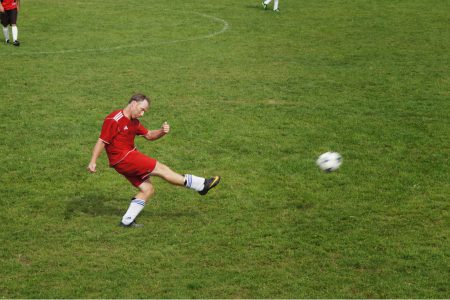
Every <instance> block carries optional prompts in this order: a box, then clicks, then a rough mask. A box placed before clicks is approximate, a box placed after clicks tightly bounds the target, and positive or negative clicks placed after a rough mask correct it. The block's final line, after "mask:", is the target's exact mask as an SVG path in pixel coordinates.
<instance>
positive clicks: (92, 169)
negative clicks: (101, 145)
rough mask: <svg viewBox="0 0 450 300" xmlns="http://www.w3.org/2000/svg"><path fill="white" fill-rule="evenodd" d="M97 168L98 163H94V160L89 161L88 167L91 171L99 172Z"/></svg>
mask: <svg viewBox="0 0 450 300" xmlns="http://www.w3.org/2000/svg"><path fill="white" fill-rule="evenodd" d="M96 168H97V164H96V163H93V162H91V163H89V166H88V167H87V169H88V171H89V172H90V173H95V172H97V170H96Z"/></svg>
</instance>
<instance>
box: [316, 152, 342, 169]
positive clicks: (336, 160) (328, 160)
mask: <svg viewBox="0 0 450 300" xmlns="http://www.w3.org/2000/svg"><path fill="white" fill-rule="evenodd" d="M316 164H317V165H318V166H319V168H320V169H322V170H323V171H325V172H333V171H336V170H337V169H339V167H340V166H341V164H342V156H341V155H340V154H339V153H337V152H325V153H323V154H321V155H320V156H319V158H318V159H317V160H316Z"/></svg>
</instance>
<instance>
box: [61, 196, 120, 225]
mask: <svg viewBox="0 0 450 300" xmlns="http://www.w3.org/2000/svg"><path fill="white" fill-rule="evenodd" d="M108 200H110V199H106V198H102V197H99V196H98V195H80V196H75V197H74V198H73V199H72V200H70V201H69V203H68V204H67V207H66V211H65V213H64V218H65V219H70V218H72V217H74V216H76V215H79V214H87V215H90V216H121V215H123V213H124V209H125V207H121V208H118V207H112V206H109V205H108V204H107V203H108Z"/></svg>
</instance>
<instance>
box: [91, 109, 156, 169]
mask: <svg viewBox="0 0 450 300" xmlns="http://www.w3.org/2000/svg"><path fill="white" fill-rule="evenodd" d="M147 132H148V129H147V128H145V127H144V126H142V125H141V123H140V122H139V120H137V119H133V120H130V119H128V118H127V117H126V116H125V115H124V114H123V111H122V110H116V111H114V112H112V113H110V114H109V115H108V116H107V117H106V118H105V120H104V121H103V126H102V132H101V133H100V139H101V140H102V141H103V142H105V144H106V145H105V149H106V153H107V154H108V159H109V165H110V166H114V165H115V164H117V163H119V162H120V161H121V160H122V159H124V158H125V157H126V156H127V155H128V154H129V153H130V152H132V151H134V150H136V147H135V146H134V137H135V136H136V135H146V134H147Z"/></svg>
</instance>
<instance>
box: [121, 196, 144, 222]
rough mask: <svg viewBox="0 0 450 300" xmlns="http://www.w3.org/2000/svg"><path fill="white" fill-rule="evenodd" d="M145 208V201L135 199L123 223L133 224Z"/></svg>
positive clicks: (123, 218)
mask: <svg viewBox="0 0 450 300" xmlns="http://www.w3.org/2000/svg"><path fill="white" fill-rule="evenodd" d="M144 206H145V201H144V200H141V199H136V198H133V200H131V203H130V207H128V210H127V212H126V213H125V214H124V215H123V217H122V223H123V224H125V225H130V224H131V222H133V221H134V219H136V217H137V216H138V215H139V213H140V212H141V211H142V210H143V209H144Z"/></svg>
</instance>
